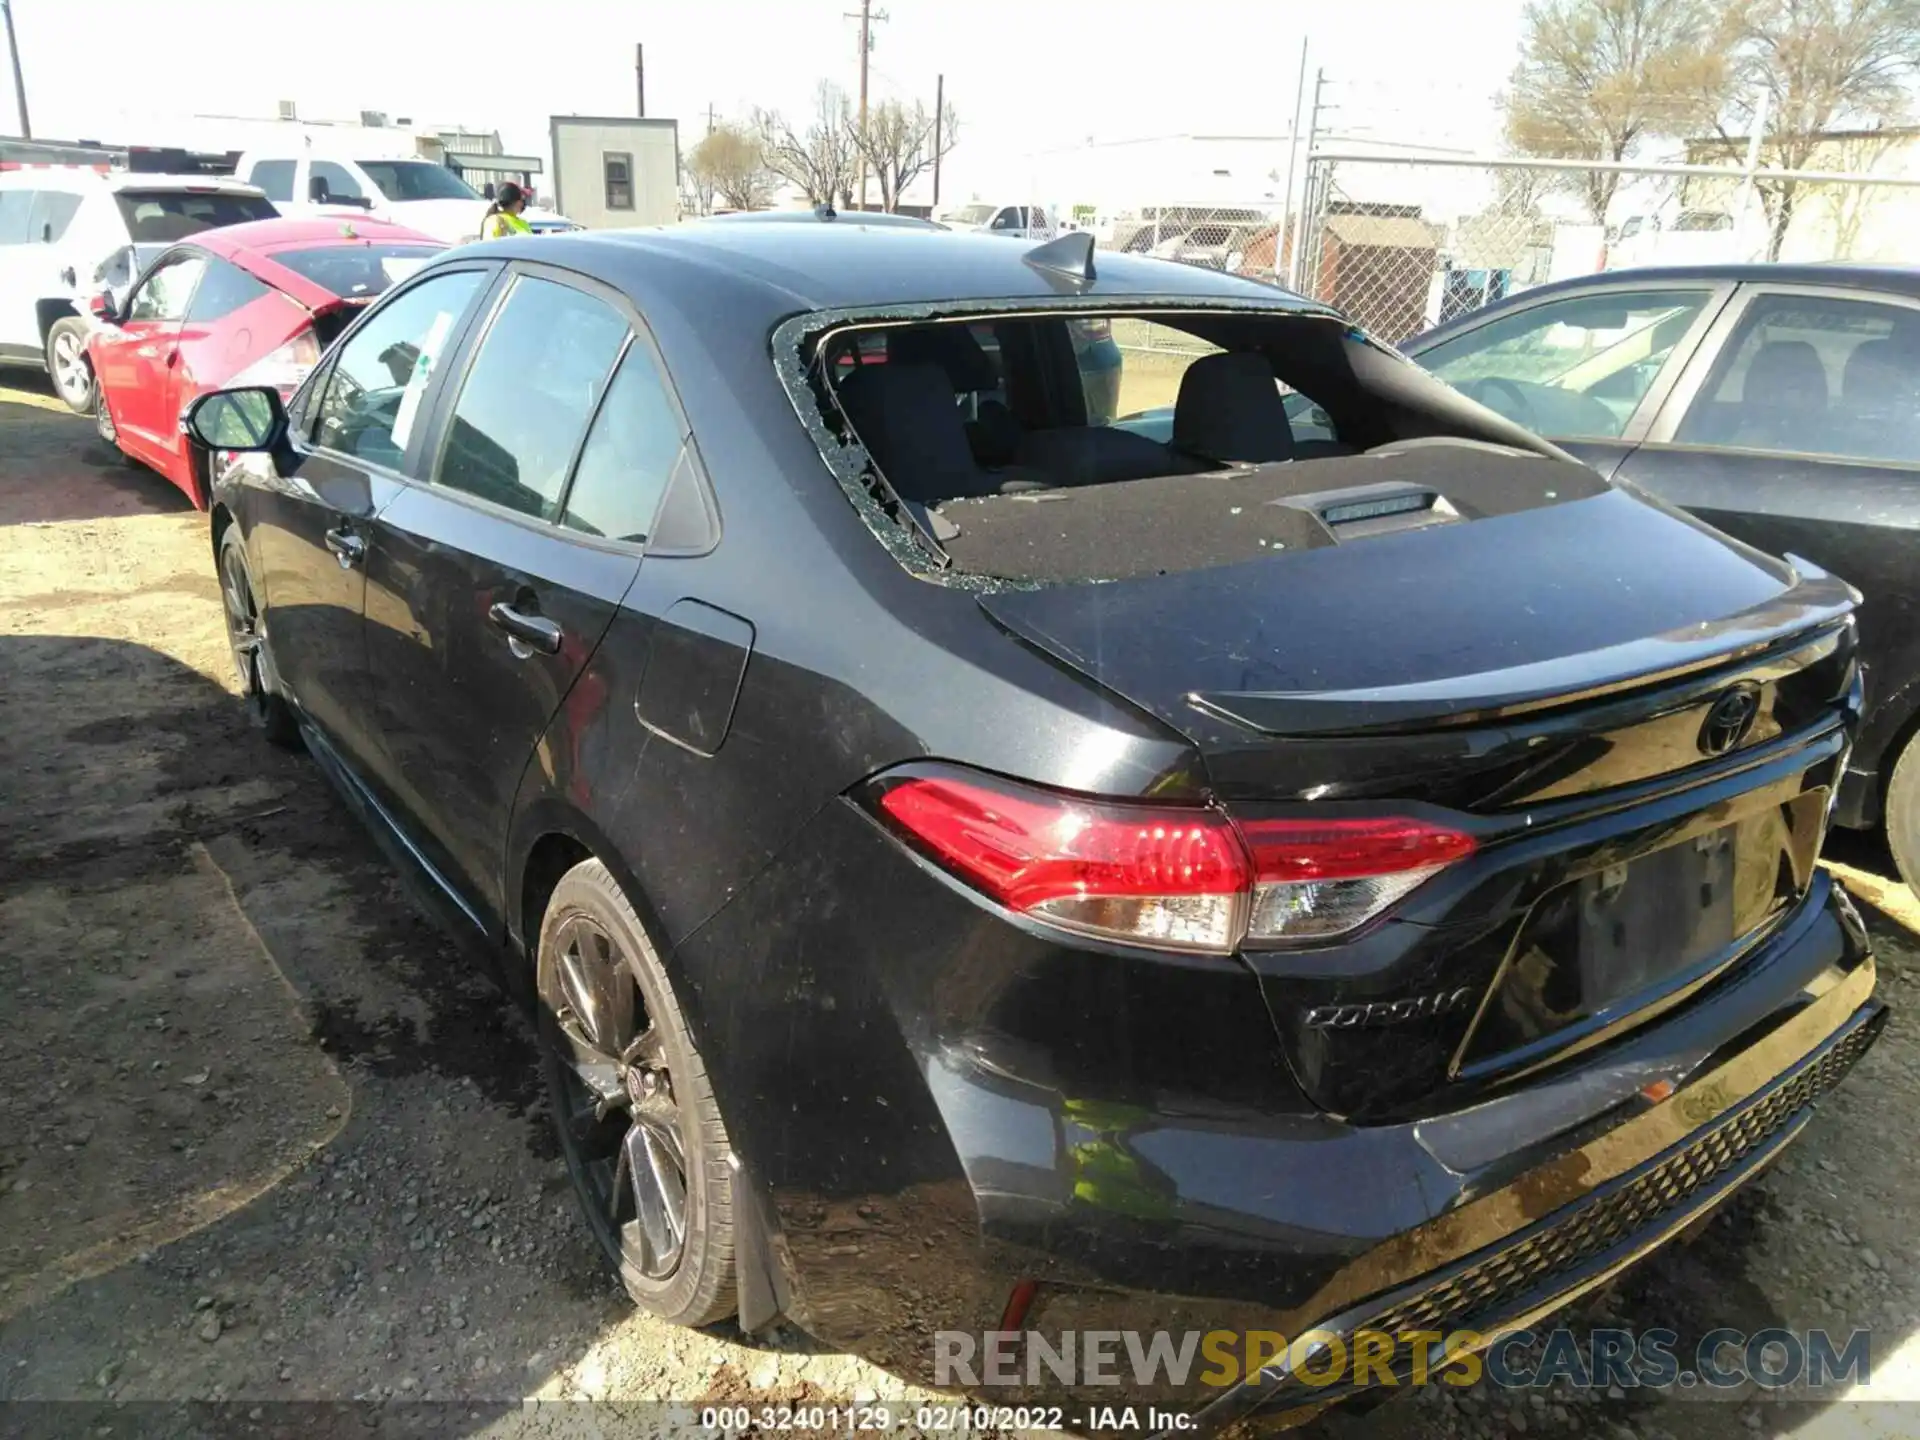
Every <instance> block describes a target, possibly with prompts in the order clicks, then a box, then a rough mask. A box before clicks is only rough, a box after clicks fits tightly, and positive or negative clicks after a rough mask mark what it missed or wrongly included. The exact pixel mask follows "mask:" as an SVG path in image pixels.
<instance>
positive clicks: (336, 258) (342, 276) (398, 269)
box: [269, 245, 440, 300]
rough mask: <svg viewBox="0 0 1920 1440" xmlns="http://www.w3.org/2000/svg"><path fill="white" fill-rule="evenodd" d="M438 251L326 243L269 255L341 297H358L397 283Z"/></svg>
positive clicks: (423, 247)
mask: <svg viewBox="0 0 1920 1440" xmlns="http://www.w3.org/2000/svg"><path fill="white" fill-rule="evenodd" d="M439 253H440V249H439V247H438V246H435V245H327V246H323V247H321V248H319V249H314V250H275V251H274V252H272V254H271V256H270V257H269V258H270V259H271V260H272V261H273V263H274V264H276V265H284V266H286V267H287V269H289V270H291V271H293V273H294V274H296V275H301V276H304V277H305V278H307V279H308V280H311V281H313V283H314V284H316V285H318V286H319V287H320V288H321V289H323V290H327V291H330V292H331V293H332V294H335V295H338V296H339V297H340V298H341V299H343V300H361V299H365V298H366V297H367V296H370V295H379V294H381V293H383V292H384V291H385V290H386V289H387V288H388V287H389V286H392V285H398V284H399V283H400V282H401V281H402V280H405V279H406V278H407V277H408V276H409V275H411V274H413V272H414V271H416V270H418V269H419V268H420V267H421V266H422V265H424V264H426V263H427V261H429V260H431V259H432V258H433V257H434V256H435V255H438V254H439Z"/></svg>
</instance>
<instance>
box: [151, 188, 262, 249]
mask: <svg viewBox="0 0 1920 1440" xmlns="http://www.w3.org/2000/svg"><path fill="white" fill-rule="evenodd" d="M113 198H114V202H115V203H116V204H117V205H119V207H120V218H121V219H122V220H124V221H126V223H127V238H128V239H130V240H132V241H133V243H134V244H136V245H166V244H170V243H171V242H173V241H175V240H184V239H186V238H187V237H188V236H189V235H198V234H199V233H200V232H201V231H202V230H216V229H218V228H219V227H221V226H222V225H240V224H243V223H245V222H246V221H248V220H272V219H274V218H276V217H277V216H278V215H279V214H280V212H279V211H278V210H276V209H274V208H273V202H272V201H271V200H269V199H267V198H266V196H264V195H231V194H221V193H220V192H218V191H191V190H122V191H121V192H120V193H119V194H117V195H115V196H114V197H113Z"/></svg>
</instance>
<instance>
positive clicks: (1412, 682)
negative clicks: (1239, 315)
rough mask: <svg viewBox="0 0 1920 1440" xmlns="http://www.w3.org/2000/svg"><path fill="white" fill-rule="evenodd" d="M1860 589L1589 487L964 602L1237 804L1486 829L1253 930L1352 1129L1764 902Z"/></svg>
mask: <svg viewBox="0 0 1920 1440" xmlns="http://www.w3.org/2000/svg"><path fill="white" fill-rule="evenodd" d="M1856 600H1857V596H1856V595H1855V594H1854V593H1853V592H1852V590H1851V589H1850V588H1849V587H1848V586H1846V585H1845V584H1844V583H1842V582H1840V581H1838V580H1835V579H1834V578H1832V577H1830V576H1827V575H1825V574H1824V573H1822V572H1820V571H1818V570H1816V569H1814V568H1813V567H1811V566H1808V565H1805V564H1803V563H1801V562H1797V561H1796V562H1792V563H1788V562H1783V561H1777V560H1772V559H1769V558H1767V557H1764V556H1762V555H1760V554H1758V553H1757V552H1753V551H1750V550H1747V549H1746V548H1744V547H1741V546H1738V545H1736V544H1734V543H1732V542H1730V541H1728V540H1726V539H1724V538H1723V537H1721V536H1720V535H1718V534H1717V533H1716V532H1713V531H1711V530H1709V529H1706V528H1705V527H1703V526H1700V525H1698V524H1696V523H1694V522H1691V521H1689V520H1686V519H1684V518H1682V517H1679V516H1676V515H1674V514H1672V513H1670V512H1668V511H1666V510H1664V509H1662V508H1661V507H1658V506H1656V505H1653V504H1649V503H1647V502H1645V501H1642V500H1640V499H1638V498H1637V497H1635V496H1634V495H1632V494H1630V493H1627V492H1624V491H1614V490H1609V491H1606V492H1604V493H1601V494H1597V495H1593V496H1591V497H1590V498H1586V499H1581V500H1577V501H1573V502H1570V503H1564V504H1558V505H1548V506H1541V507H1536V508H1531V509H1526V510H1523V511H1519V512H1515V513H1510V514H1505V515H1498V516H1493V517H1490V518H1484V519H1480V520H1475V521H1473V522H1472V523H1455V524H1444V525H1433V526H1430V527H1428V528H1424V529H1420V530H1417V531H1409V532H1404V533H1397V534H1387V535H1374V536H1371V537H1369V538H1367V539H1365V540H1357V541H1354V542H1350V543H1333V544H1325V545H1321V546H1319V547H1318V548H1311V549H1307V550H1304V551H1300V552H1296V553H1287V554H1282V555H1278V556H1274V557H1272V558H1270V559H1266V560H1261V561H1254V562H1250V563H1241V564H1233V565H1226V566H1219V567H1215V568H1211V569H1199V570H1193V571H1189V572H1186V573H1180V574H1170V575H1159V576H1151V577H1140V578H1134V579H1127V580H1120V581H1116V582H1112V583H1107V584H1093V585H1062V586H1053V587H1048V588H1044V589H1037V590H1031V589H1030V590H1017V591H1016V590H1001V591H997V592H993V593H984V594H982V595H981V596H980V598H979V603H980V604H981V605H982V606H983V607H984V608H985V609H986V610H987V612H988V613H989V614H990V615H992V616H993V617H994V619H995V620H996V621H998V623H999V624H1001V625H1002V626H1003V627H1005V628H1006V629H1007V630H1009V631H1010V632H1012V633H1013V634H1014V635H1016V636H1018V637H1020V638H1021V639H1023V640H1025V641H1026V642H1027V643H1029V644H1032V645H1035V646H1037V647H1039V648H1040V649H1042V650H1043V651H1045V652H1046V653H1048V654H1049V655H1051V656H1053V657H1054V658H1055V659H1057V660H1058V661H1059V662H1061V663H1063V664H1065V665H1068V666H1071V667H1072V668H1074V669H1075V670H1077V671H1079V672H1081V673H1083V674H1085V675H1087V676H1088V677H1090V678H1091V679H1093V680H1096V681H1098V682H1099V683H1100V684H1101V685H1103V686H1104V687H1106V688H1107V689H1109V690H1111V691H1113V692H1115V693H1117V694H1118V695H1120V696H1123V697H1124V698H1126V699H1127V700H1129V701H1131V702H1132V703H1133V704H1134V705H1136V706H1138V707H1139V708H1141V709H1142V710H1145V711H1147V712H1149V713H1151V714H1153V715H1155V716H1157V717H1158V718H1159V719H1161V720H1162V721H1164V722H1165V723H1167V724H1168V725H1170V726H1172V727H1173V728H1175V729H1176V730H1178V731H1179V732H1181V733H1182V734H1184V735H1185V736H1187V737H1188V739H1190V740H1191V741H1192V742H1193V744H1194V745H1195V747H1196V748H1197V749H1198V750H1199V752H1200V754H1201V756H1202V757H1203V759H1204V761H1205V764H1206V766H1207V769H1208V774H1209V778H1210V781H1211V783H1212V785H1213V788H1214V790H1215V792H1216V794H1217V795H1218V797H1219V799H1220V801H1221V803H1223V804H1224V805H1225V806H1226V808H1227V809H1228V810H1230V811H1232V812H1233V813H1234V814H1235V815H1236V816H1239V817H1240V818H1242V819H1243V820H1247V821H1257V820H1260V819H1262V818H1265V817H1285V816H1298V815H1300V814H1301V813H1302V811H1303V809H1308V810H1310V812H1311V813H1316V814H1327V815H1331V816H1338V815H1343V814H1351V815H1362V816H1364V815H1380V814H1412V815H1416V816H1422V815H1424V816H1427V817H1429V818H1437V819H1439V820H1441V821H1443V822H1444V823H1446V824H1448V825H1452V826H1457V827H1458V828H1461V829H1465V830H1467V831H1469V832H1470V833H1472V834H1473V835H1474V836H1475V838H1476V840H1477V842H1478V848H1477V850H1476V851H1475V853H1474V854H1473V855H1472V856H1471V857H1469V858H1468V859H1466V860H1465V861H1462V862H1460V863H1457V864H1454V865H1452V866H1449V867H1448V868H1446V869H1444V870H1442V871H1441V872H1440V873H1438V874H1436V875H1434V876H1433V877H1432V878H1430V879H1428V880H1426V881H1425V882H1424V883H1423V884H1421V885H1420V887H1419V888H1417V889H1415V890H1413V891H1412V893H1411V894H1410V895H1409V896H1407V898H1406V899H1405V900H1404V901H1403V902H1401V903H1400V904H1399V905H1398V906H1397V907H1396V908H1394V909H1392V910H1390V911H1389V912H1387V914H1386V915H1385V917H1384V918H1382V919H1377V920H1375V921H1373V922H1372V923H1370V924H1368V925H1366V926H1364V927H1362V928H1361V929H1360V930H1358V931H1356V932H1354V933H1352V934H1348V935H1343V936H1340V937H1338V938H1337V939H1335V940H1332V941H1330V942H1324V943H1318V944H1312V945H1301V944H1298V943H1296V944H1294V945H1292V946H1287V947H1282V946H1272V947H1269V948H1265V949H1258V948H1254V947H1252V946H1248V947H1246V948H1243V950H1242V956H1243V958H1244V959H1245V960H1246V962H1247V963H1248V964H1249V965H1250V966H1251V967H1252V968H1253V969H1254V970H1255V971H1256V973H1257V974H1258V975H1259V977H1260V981H1261V986H1262V990H1263V993H1264V995H1265V998H1266V1000H1267V1004H1268V1007H1269V1010H1270V1012H1271V1016H1272V1019H1273V1022H1274V1026H1275V1029H1276V1031H1277V1032H1278V1035H1279V1037H1280V1040H1281V1043H1282V1045H1283V1048H1284V1049H1285V1051H1286V1054H1287V1056H1288V1059H1289V1062H1290V1063H1291V1064H1292V1066H1293V1068H1294V1070H1295V1072H1296V1075H1297V1076H1298V1078H1299V1079H1300V1082H1301V1084H1302V1086H1303V1087H1304V1088H1305V1089H1306V1091H1307V1093H1308V1094H1309V1095H1311V1096H1312V1097H1313V1098H1314V1100H1315V1101H1316V1102H1317V1103H1318V1104H1320V1105H1321V1106H1323V1107H1324V1108H1326V1109H1327V1110H1329V1111H1330V1112H1333V1113H1336V1114H1342V1115H1348V1116H1353V1117H1355V1118H1360V1119H1367V1118H1384V1117H1388V1116H1396V1117H1405V1116H1408V1115H1422V1114H1434V1113H1440V1112H1442V1111H1444V1110H1448V1109H1453V1108H1458V1106H1460V1105H1461V1104H1464V1103H1468V1102H1469V1101H1470V1100H1471V1099H1472V1098H1474V1097H1475V1096H1476V1095H1478V1094H1481V1093H1485V1092H1487V1091H1489V1090H1491V1089H1494V1088H1498V1087H1499V1086H1501V1085H1504V1084H1507V1083H1510V1082H1511V1081H1513V1080H1514V1079H1515V1078H1516V1077H1517V1076H1519V1075H1522V1074H1527V1073H1531V1072H1532V1071H1534V1070H1535V1069H1537V1068H1538V1067H1539V1066H1541V1065H1543V1064H1547V1063H1550V1062H1551V1061H1553V1060H1555V1059H1556V1058H1560V1057H1563V1056H1565V1055H1567V1054H1570V1053H1572V1052H1573V1051H1575V1050H1577V1049H1580V1048H1583V1047H1585V1046H1589V1045H1592V1044H1596V1043H1600V1042H1601V1041H1602V1040H1604V1039H1606V1038H1610V1037H1611V1036H1613V1035H1615V1034H1618V1033H1623V1032H1624V1031H1625V1030H1627V1029H1631V1028H1633V1027H1634V1026H1635V1025H1637V1024H1640V1023H1644V1022H1645V1021H1646V1020H1648V1019H1651V1018H1652V1017H1653V1016H1655V1015H1658V1014H1661V1013H1665V1011H1666V1010H1668V1009H1670V1008H1672V1007H1674V1006H1677V1005H1680V1004H1683V1003H1687V1002H1688V1001H1689V1000H1690V999H1691V998H1692V997H1693V996H1694V995H1696V994H1699V993H1702V992H1704V991H1705V990H1707V988H1708V987H1709V986H1711V985H1712V984H1713V983H1715V982H1716V981H1717V980H1718V979H1719V978H1720V977H1721V976H1722V974H1723V973H1730V972H1731V971H1732V970H1734V969H1735V968H1737V966H1738V964H1739V962H1740V960H1741V958H1742V957H1743V956H1745V955H1747V954H1748V953H1749V952H1751V951H1752V950H1753V948H1754V947H1755V946H1757V945H1758V944H1759V943H1760V942H1761V940H1762V939H1763V938H1764V936H1765V935H1767V934H1769V933H1771V932H1772V930H1773V929H1774V928H1775V927H1777V926H1778V925H1779V924H1781V923H1782V922H1783V920H1784V918H1785V916H1786V915H1787V913H1788V912H1789V911H1790V910H1791V909H1792V908H1793V906H1794V905H1795V904H1796V903H1797V902H1798V900H1799V899H1800V898H1801V897H1802V896H1804V895H1805V894H1806V893H1807V890H1808V888H1809V886H1810V884H1811V881H1812V875H1813V862H1814V858H1815V856H1816V855H1817V853H1818V849H1819V844H1820V839H1821V836H1822V834H1823V832H1824V829H1825V824H1826V816H1827V795H1828V794H1829V792H1830V789H1831V787H1832V786H1833V785H1834V784H1835V783H1836V782H1837V779H1838V774H1839V771H1840V768H1841V766H1842V764H1843V763H1844V754H1845V749H1846V745H1847V742H1848V728H1847V722H1848V721H1849V720H1850V719H1851V718H1852V717H1853V715H1854V714H1855V713H1856V711H1855V708H1854V707H1855V706H1856V705H1857V698H1856V695H1857V692H1856V691H1855V689H1854V688H1853V687H1854V667H1853V640H1852V627H1851V622H1850V619H1849V614H1850V611H1851V609H1852V606H1853V604H1854V603H1855V602H1856Z"/></svg>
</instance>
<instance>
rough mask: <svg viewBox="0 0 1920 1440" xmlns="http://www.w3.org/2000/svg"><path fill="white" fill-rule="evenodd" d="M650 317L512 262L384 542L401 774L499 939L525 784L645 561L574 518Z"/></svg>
mask: <svg viewBox="0 0 1920 1440" xmlns="http://www.w3.org/2000/svg"><path fill="white" fill-rule="evenodd" d="M635 324H636V321H635V318H634V317H633V316H632V314H631V312H630V310H629V309H628V308H627V306H626V304H625V302H624V301H623V300H621V299H620V298H619V297H617V296H616V295H614V294H613V293H612V292H610V291H605V290H602V289H600V288H598V287H596V286H593V285H592V284H591V283H590V282H587V281H584V280H582V279H579V278H578V277H574V276H570V275H565V274H563V273H562V272H554V271H547V270H544V269H542V268H541V267H536V266H527V265H516V266H513V267H511V269H510V272H509V275H508V279H507V281H506V283H505V284H504V286H503V287H501V288H500V289H499V290H498V292H497V293H496V297H495V299H494V301H493V308H492V313H491V315H490V317H489V318H488V319H487V320H486V321H485V322H484V324H482V325H480V326H476V327H475V331H474V334H473V336H472V337H471V338H470V340H469V342H468V344H467V346H466V347H465V349H464V352H463V353H462V355H461V356H459V357H458V359H457V360H456V362H455V365H454V366H452V367H450V368H449V377H450V378H449V383H448V387H447V390H446V392H445V394H444V395H443V396H442V397H441V399H440V403H439V405H438V407H437V409H438V413H437V415H436V419H435V423H434V431H435V438H434V441H433V444H434V447H435V450H436V454H435V456H434V458H433V460H432V461H431V463H430V464H428V465H426V466H424V467H423V471H424V478H425V483H421V484H413V485H408V486H406V487H405V488H404V489H403V491H402V492H401V493H400V494H398V495H397V496H395V498H394V500H393V502H392V503H391V504H390V505H388V506H387V507H386V508H385V509H383V510H382V511H381V512H380V513H379V515H378V516H377V518H376V519H375V521H374V524H373V527H372V533H371V535H370V544H369V549H368V555H367V647H368V649H367V658H368V668H369V673H370V680H371V683H372V686H373V690H374V710H373V713H374V715H375V716H376V718H377V723H378V726H379V730H380V734H381V737H382V739H383V741H384V743H385V755H384V757H383V761H382V771H381V774H382V778H383V781H384V783H385V784H386V785H387V786H389V787H390V788H391V790H392V791H393V792H394V794H395V795H396V797H397V798H398V801H399V803H400V805H401V807H402V809H403V811H404V813H405V814H406V815H407V816H408V817H409V820H410V822H411V823H412V824H413V825H414V827H415V829H414V833H413V834H412V835H411V836H410V839H411V840H412V841H413V842H414V844H415V846H416V848H417V849H418V850H419V852H420V853H421V854H422V855H423V856H424V857H425V858H426V859H427V860H428V861H429V863H430V864H431V865H432V866H433V867H434V868H435V869H436V870H437V871H438V872H439V875H440V879H441V880H442V881H443V883H444V884H445V885H446V886H447V888H448V889H449V890H450V891H451V892H453V893H454V894H455V896H456V898H458V899H459V900H460V902H461V904H462V906H463V908H465V909H466V910H467V912H468V914H469V915H470V916H472V917H473V918H475V919H476V921H477V922H479V923H481V924H482V925H483V926H484V927H486V928H493V927H494V926H495V925H496V924H497V923H498V920H499V917H500V916H501V914H502V909H501V905H502V898H501V894H500V885H501V878H500V876H501V866H502V862H503V856H504V852H505V845H506V833H507V825H508V819H509V816H510V812H511V808H512V803H513V796H514V793H515V791H516V789H517V788H518V785H519V781H520V777H521V774H522V772H523V771H524V770H525V768H526V765H527V762H528V759H529V757H530V756H531V755H532V754H533V751H534V747H535V746H536V744H538V743H539V740H540V736H541V734H542V732H543V731H544V730H545V729H546V727H547V723H548V721H549V720H550V719H551V718H552V717H553V715H554V713H555V711H556V710H558V708H559V707H560V704H561V702H562V700H563V698H564V697H565V696H566V695H567V693H568V690H569V688H570V687H571V686H572V684H573V682H574V680H575V678H576V677H577V676H578V675H579V673H580V671H581V669H582V667H583V666H584V665H585V663H586V660H587V657H588V656H589V655H590V654H591V653H592V652H593V649H594V647H595V646H596V645H597V644H598V643H599V640H600V637H601V635H602V634H603V633H604V632H605V631H606V628H607V626H608V625H609V624H610V623H611V621H612V618H613V614H614V611H615V609H616V607H617V606H618V604H619V601H620V598H621V596H622V595H624V594H625V593H626V590H627V587H628V585H629V584H631V582H632V580H633V577H634V575H635V573H636V571H637V570H638V567H639V555H638V551H637V550H636V549H634V548H632V547H631V546H629V545H624V544H621V543H612V544H607V543H598V542H595V541H593V540H592V539H591V538H590V536H589V532H588V531H587V530H586V528H585V527H584V526H582V525H579V524H575V525H572V526H568V525H565V524H562V523H561V520H562V517H563V516H564V515H565V513H566V511H565V491H566V487H567V483H568V480H569V477H570V476H572V475H573V474H574V471H575V466H576V462H578V461H579V459H580V455H581V450H582V446H583V443H584V441H585V438H586V436H587V434H588V430H589V426H590V424H591V422H592V421H593V419H594V416H595V413H596V410H597V408H598V407H599V406H600V403H601V400H602V397H603V395H604V394H605V393H606V389H607V385H608V382H609V379H610V377H611V376H612V375H613V374H614V373H615V370H616V366H617V365H618V364H619V362H620V358H621V356H622V354H623V352H624V351H625V349H626V347H627V346H628V344H629V343H630V340H631V337H632V335H633V332H634V329H635ZM621 403H622V404H625V403H626V402H624V401H623V402H621Z"/></svg>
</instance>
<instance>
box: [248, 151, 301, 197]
mask: <svg viewBox="0 0 1920 1440" xmlns="http://www.w3.org/2000/svg"><path fill="white" fill-rule="evenodd" d="M247 179H248V180H249V181H250V182H252V183H253V184H255V185H258V186H259V187H260V188H261V189H262V190H264V191H266V192H267V198H268V199H269V200H278V201H280V202H281V204H283V205H284V204H285V203H286V202H287V201H289V200H291V199H293V161H291V160H257V161H255V162H254V166H253V170H252V171H251V172H250V173H249V174H248V176H247Z"/></svg>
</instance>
